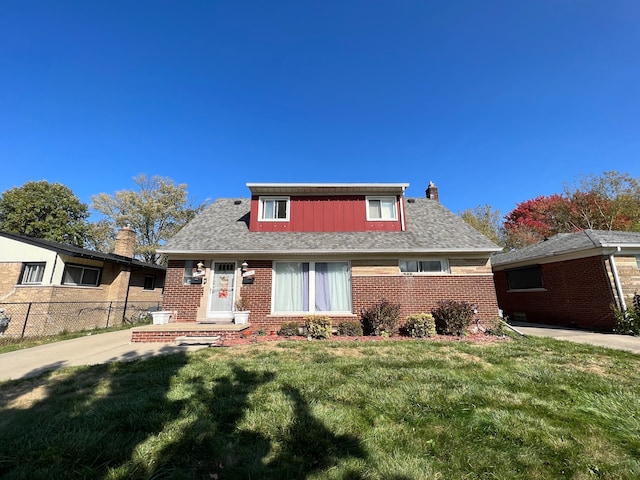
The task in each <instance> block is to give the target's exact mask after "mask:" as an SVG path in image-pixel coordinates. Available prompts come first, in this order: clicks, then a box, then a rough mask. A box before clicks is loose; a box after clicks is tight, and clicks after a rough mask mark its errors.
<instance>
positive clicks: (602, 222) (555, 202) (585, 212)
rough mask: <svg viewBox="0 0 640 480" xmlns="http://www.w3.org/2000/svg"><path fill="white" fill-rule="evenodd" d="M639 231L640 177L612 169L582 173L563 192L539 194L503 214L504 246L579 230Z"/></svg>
mask: <svg viewBox="0 0 640 480" xmlns="http://www.w3.org/2000/svg"><path fill="white" fill-rule="evenodd" d="M586 229H594V230H623V231H640V181H639V180H638V179H635V178H633V177H631V176H629V175H628V174H626V173H622V174H621V173H618V172H615V171H609V172H604V173H603V174H602V175H599V176H597V175H590V176H583V177H582V178H581V180H580V182H579V183H578V184H577V186H575V187H573V188H569V187H565V192H564V194H563V195H559V194H554V195H549V196H539V197H536V198H534V199H533V200H527V201H525V202H522V203H519V204H518V205H516V208H515V209H513V210H512V211H511V212H509V213H508V214H507V215H506V217H505V223H504V235H505V244H506V247H507V248H519V247H524V246H527V245H531V244H534V243H537V242H539V241H541V240H544V239H545V238H548V237H550V236H552V235H555V234H557V233H566V232H577V231H580V230H586Z"/></svg>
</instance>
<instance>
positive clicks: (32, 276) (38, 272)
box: [20, 263, 46, 285]
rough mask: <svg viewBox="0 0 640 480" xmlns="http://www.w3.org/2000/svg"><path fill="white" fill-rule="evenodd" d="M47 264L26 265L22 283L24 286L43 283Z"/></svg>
mask: <svg viewBox="0 0 640 480" xmlns="http://www.w3.org/2000/svg"><path fill="white" fill-rule="evenodd" d="M45 265H46V264H45V263H25V264H24V269H23V271H22V278H21V279H20V283H21V284H23V285H37V284H40V283H42V277H44V267H45Z"/></svg>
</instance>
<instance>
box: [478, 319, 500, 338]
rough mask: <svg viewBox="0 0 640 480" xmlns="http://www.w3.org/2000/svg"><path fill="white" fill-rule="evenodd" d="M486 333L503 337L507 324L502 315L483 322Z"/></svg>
mask: <svg viewBox="0 0 640 480" xmlns="http://www.w3.org/2000/svg"><path fill="white" fill-rule="evenodd" d="M481 323H482V327H483V328H484V333H485V334H486V335H495V336H496V337H502V336H504V335H505V326H504V322H503V319H502V318H501V317H493V318H491V319H489V320H484V321H482V322H481Z"/></svg>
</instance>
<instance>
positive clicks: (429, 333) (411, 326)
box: [403, 313, 436, 338]
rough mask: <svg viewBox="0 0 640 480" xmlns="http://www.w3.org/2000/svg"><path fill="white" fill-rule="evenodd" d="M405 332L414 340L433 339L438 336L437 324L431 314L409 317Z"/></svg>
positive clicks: (405, 323) (418, 314)
mask: <svg viewBox="0 0 640 480" xmlns="http://www.w3.org/2000/svg"><path fill="white" fill-rule="evenodd" d="M403 331H404V332H405V333H406V335H407V336H409V337H413V338H424V337H433V336H434V335H435V334H436V323H435V321H434V320H433V315H431V314H430V313H417V314H415V315H409V316H408V317H407V320H406V321H405V322H404V328H403Z"/></svg>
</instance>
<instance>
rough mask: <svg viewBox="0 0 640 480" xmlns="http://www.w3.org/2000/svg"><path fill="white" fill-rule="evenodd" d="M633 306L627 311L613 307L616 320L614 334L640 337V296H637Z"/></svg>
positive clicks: (634, 297)
mask: <svg viewBox="0 0 640 480" xmlns="http://www.w3.org/2000/svg"><path fill="white" fill-rule="evenodd" d="M631 304H632V305H631V306H630V307H629V308H627V309H626V310H624V311H623V310H620V309H619V308H617V307H613V315H614V316H615V318H616V327H615V329H614V332H616V333H619V334H621V335H634V336H639V335H640V294H637V293H636V294H635V295H634V296H633V300H632V302H631Z"/></svg>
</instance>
